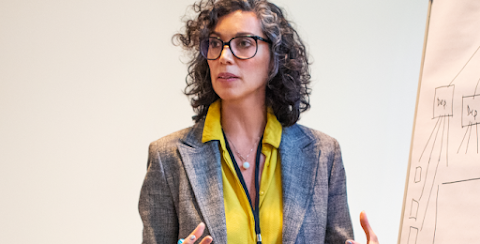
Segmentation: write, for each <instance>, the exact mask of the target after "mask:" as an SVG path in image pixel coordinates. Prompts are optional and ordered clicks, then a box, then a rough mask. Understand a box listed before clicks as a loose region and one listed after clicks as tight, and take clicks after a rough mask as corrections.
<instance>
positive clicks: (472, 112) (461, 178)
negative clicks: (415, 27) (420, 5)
mask: <svg viewBox="0 0 480 244" xmlns="http://www.w3.org/2000/svg"><path fill="white" fill-rule="evenodd" d="M430 13H431V15H430V26H429V30H428V41H427V43H426V50H425V58H424V66H423V73H422V80H421V86H420V90H419V97H418V101H417V112H416V119H415V129H414V134H413V138H412V150H411V152H410V154H411V155H410V165H409V175H408V177H407V187H406V191H405V199H404V210H403V215H402V216H403V217H402V224H401V229H400V234H399V244H400V243H401V244H404V243H406V244H420V243H421V244H438V243H458V239H454V237H453V236H452V233H449V232H451V230H453V229H455V230H457V231H456V232H455V234H456V235H462V236H463V237H462V238H463V239H462V240H465V241H474V240H477V239H478V237H480V234H471V233H470V232H471V230H472V225H473V226H475V227H480V224H477V223H476V222H478V221H476V220H477V219H478V218H477V217H480V208H478V206H480V196H478V197H477V195H478V192H479V190H480V153H479V147H480V146H479V131H478V124H479V123H480V114H479V113H480V91H478V90H477V89H478V85H479V83H480V18H477V17H474V16H478V15H479V14H480V1H477V0H461V1H458V0H436V1H433V2H432V3H431V11H430ZM472 20H474V21H473V22H472ZM462 25H463V27H464V29H462ZM470 25H473V27H472V26H470ZM432 105H433V106H432ZM432 108H433V111H432ZM462 193H469V195H467V196H464V195H461V194H462ZM473 193H474V194H473ZM473 206H476V208H475V209H477V208H478V209H479V210H472V208H473ZM472 213H475V218H472ZM477 213H478V214H477ZM465 223H470V224H471V225H470V226H469V227H470V228H465V229H462V228H459V226H466V225H465ZM452 225H455V226H452ZM475 229H477V228H475ZM462 232H465V233H462Z"/></svg>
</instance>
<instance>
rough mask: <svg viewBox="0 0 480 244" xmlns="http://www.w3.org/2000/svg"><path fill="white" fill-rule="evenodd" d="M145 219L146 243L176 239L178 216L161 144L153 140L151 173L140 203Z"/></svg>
mask: <svg viewBox="0 0 480 244" xmlns="http://www.w3.org/2000/svg"><path fill="white" fill-rule="evenodd" d="M138 209H139V212H140V217H141V218H142V222H143V242H142V244H163V243H176V242H177V237H178V218H177V213H176V210H175V205H174V201H173V198H172V193H171V190H170V188H169V186H168V182H167V177H166V174H165V170H164V165H163V164H162V160H161V159H160V154H159V150H158V145H157V144H156V143H155V142H154V143H152V144H150V147H149V154H148V166H147V174H146V176H145V180H144V182H143V186H142V189H141V193H140V201H139V204H138Z"/></svg>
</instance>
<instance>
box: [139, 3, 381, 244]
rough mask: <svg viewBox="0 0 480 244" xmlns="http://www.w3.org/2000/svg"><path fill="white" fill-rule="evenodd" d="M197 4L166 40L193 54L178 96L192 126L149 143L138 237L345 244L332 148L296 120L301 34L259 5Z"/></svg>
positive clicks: (341, 183) (305, 84)
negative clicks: (182, 29)
mask: <svg viewBox="0 0 480 244" xmlns="http://www.w3.org/2000/svg"><path fill="white" fill-rule="evenodd" d="M194 9H195V11H196V12H197V13H198V15H197V17H196V19H193V20H189V21H187V24H186V33H185V34H177V35H176V36H175V37H176V38H177V39H178V40H180V41H181V43H182V45H183V46H184V47H186V48H187V49H189V50H191V51H192V52H193V59H192V61H191V63H190V66H189V75H188V78H187V88H186V89H185V93H186V94H187V95H189V96H191V103H192V107H193V108H194V110H195V112H196V116H194V120H195V125H194V126H193V127H191V128H188V129H185V130H182V131H179V132H176V133H173V134H171V135H169V136H166V137H164V138H161V139H159V140H158V141H156V142H153V143H152V144H151V145H150V153H149V161H148V171H147V175H146V177H145V181H144V185H143V187H142V191H141V196H140V203H139V210H140V214H141V217H142V220H143V223H144V235H143V238H144V241H143V243H176V242H177V241H178V240H179V239H181V238H182V237H183V238H185V240H183V239H181V240H180V241H178V242H179V243H181V242H183V243H184V244H190V243H194V242H195V241H197V240H201V241H200V243H202V244H207V243H211V242H212V241H213V242H215V243H227V242H228V243H230V244H231V243H345V241H346V240H348V239H351V238H352V237H353V230H352V227H351V221H350V215H349V211H348V204H347V196H346V189H345V172H344V169H343V163H342V159H341V155H340V149H339V146H338V143H337V142H336V140H335V139H333V138H331V137H329V136H327V135H325V134H323V133H321V132H318V131H315V130H312V129H309V128H306V127H303V126H300V125H297V124H296V122H297V120H298V119H299V115H300V113H301V112H303V111H305V110H307V109H308V108H309V106H310V105H309V94H310V88H309V84H310V75H309V71H308V59H307V54H306V51H305V47H304V45H303V43H302V41H301V39H300V37H299V36H298V35H297V33H296V31H295V30H294V29H293V28H292V27H291V25H290V24H289V22H288V21H287V20H286V19H285V18H284V16H283V13H282V11H281V10H280V9H279V8H278V7H277V6H275V5H274V4H272V3H269V2H268V1H265V0H220V1H215V0H208V1H200V2H199V3H197V4H194ZM362 218H363V217H362ZM366 224H368V222H366ZM192 230H193V232H192ZM372 234H373V232H372ZM375 238H376V237H375ZM352 243H353V242H352ZM371 243H374V242H371Z"/></svg>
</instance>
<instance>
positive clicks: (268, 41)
mask: <svg viewBox="0 0 480 244" xmlns="http://www.w3.org/2000/svg"><path fill="white" fill-rule="evenodd" d="M244 37H250V38H253V39H254V40H255V53H254V54H253V55H252V56H251V57H249V58H240V57H238V56H237V55H235V52H234V51H233V49H232V48H230V51H231V52H232V54H233V56H235V57H236V58H238V59H243V60H244V59H251V58H253V57H255V55H257V52H258V40H260V41H264V42H266V43H268V44H272V41H270V40H268V39H265V38H263V37H260V36H255V35H244V36H236V37H233V38H232V39H230V41H228V42H224V41H223V40H222V39H220V37H209V38H208V39H210V38H215V39H217V40H219V41H221V42H222V49H221V50H220V53H219V54H218V57H216V58H208V57H207V55H208V48H207V50H206V52H207V53H203V50H202V47H201V46H200V53H201V54H202V56H203V57H204V58H205V59H207V60H216V59H218V58H220V56H222V52H223V48H224V47H225V46H226V45H228V47H230V42H232V40H233V39H235V38H244ZM208 39H206V40H203V41H201V42H200V45H202V43H203V42H204V41H207V40H208ZM207 47H208V46H207Z"/></svg>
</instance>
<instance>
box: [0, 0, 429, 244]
mask: <svg viewBox="0 0 480 244" xmlns="http://www.w3.org/2000/svg"><path fill="white" fill-rule="evenodd" d="M274 2H275V3H277V4H278V5H279V6H282V7H283V8H284V9H285V10H286V12H287V16H288V18H289V19H290V20H292V21H293V23H294V26H295V27H296V28H297V30H298V31H299V33H300V35H301V36H302V38H303V39H304V41H305V42H306V44H307V47H308V50H309V52H310V59H311V61H313V64H312V66H311V73H312V82H313V93H312V97H311V104H312V108H311V110H309V111H308V112H306V113H305V114H303V115H302V117H301V120H300V123H301V124H304V125H307V126H309V127H312V128H315V129H318V130H321V131H323V132H325V133H327V134H329V135H331V136H333V137H335V138H337V139H338V140H339V142H340V145H341V147H342V153H343V159H344V163H345V167H346V170H347V181H348V195H349V204H350V210H351V214H352V218H353V221H354V226H355V234H356V237H357V238H356V239H357V240H358V241H362V242H365V237H364V234H363V232H362V230H361V227H360V224H359V223H358V214H359V213H360V211H361V210H366V211H367V213H368V216H369V218H370V220H371V224H372V226H373V227H374V230H375V231H376V232H377V234H378V235H379V238H380V241H381V243H384V244H386V243H395V242H396V241H397V236H398V227H399V224H400V216H401V210H402V201H403V191H404V184H405V179H406V171H407V166H408V157H409V148H410V138H411V131H412V126H413V117H414V111H415V102H416V92H417V85H418V77H419V72H420V65H421V57H422V49H423V42H424V32H425V24H426V20H427V12H428V0H422V1H419V0H390V1H385V0H337V1H327V0H296V1H287V0H275V1H274ZM191 3H193V2H192V1H190V0H176V1H163V0H156V1H151V0H143V1H142V0H141V1H132V0H120V1H118V0H116V1H113V0H84V1H78V0H77V1H72V0H61V1H60V0H46V1H31V0H16V1H7V0H0V194H1V195H0V197H1V200H0V243H42V244H43V243H45V244H47V243H48V244H64V243H69V244H77V243H82V244H84V243H85V244H86V243H88V244H94V243H140V242H141V232H142V224H141V220H140V217H139V215H138V211H137V202H138V197H139V192H140V187H141V184H142V181H143V177H144V175H145V170H146V162H147V148H148V144H149V143H150V142H152V141H154V140H156V139H158V138H160V137H162V136H164V135H167V134H169V133H171V132H173V131H176V130H179V129H182V128H184V127H188V126H191V125H192V121H191V116H192V115H193V113H192V110H191V108H190V106H189V101H188V99H187V98H186V97H185V96H183V95H182V89H183V87H184V85H185V83H184V79H185V75H186V65H185V62H186V61H187V60H188V59H187V56H186V55H185V54H184V53H183V51H182V49H181V48H180V47H175V46H173V45H172V43H171V36H172V35H173V34H174V33H176V32H177V31H179V30H181V28H182V22H181V19H182V16H183V15H184V14H185V12H186V10H187V6H188V5H190V4H191Z"/></svg>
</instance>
